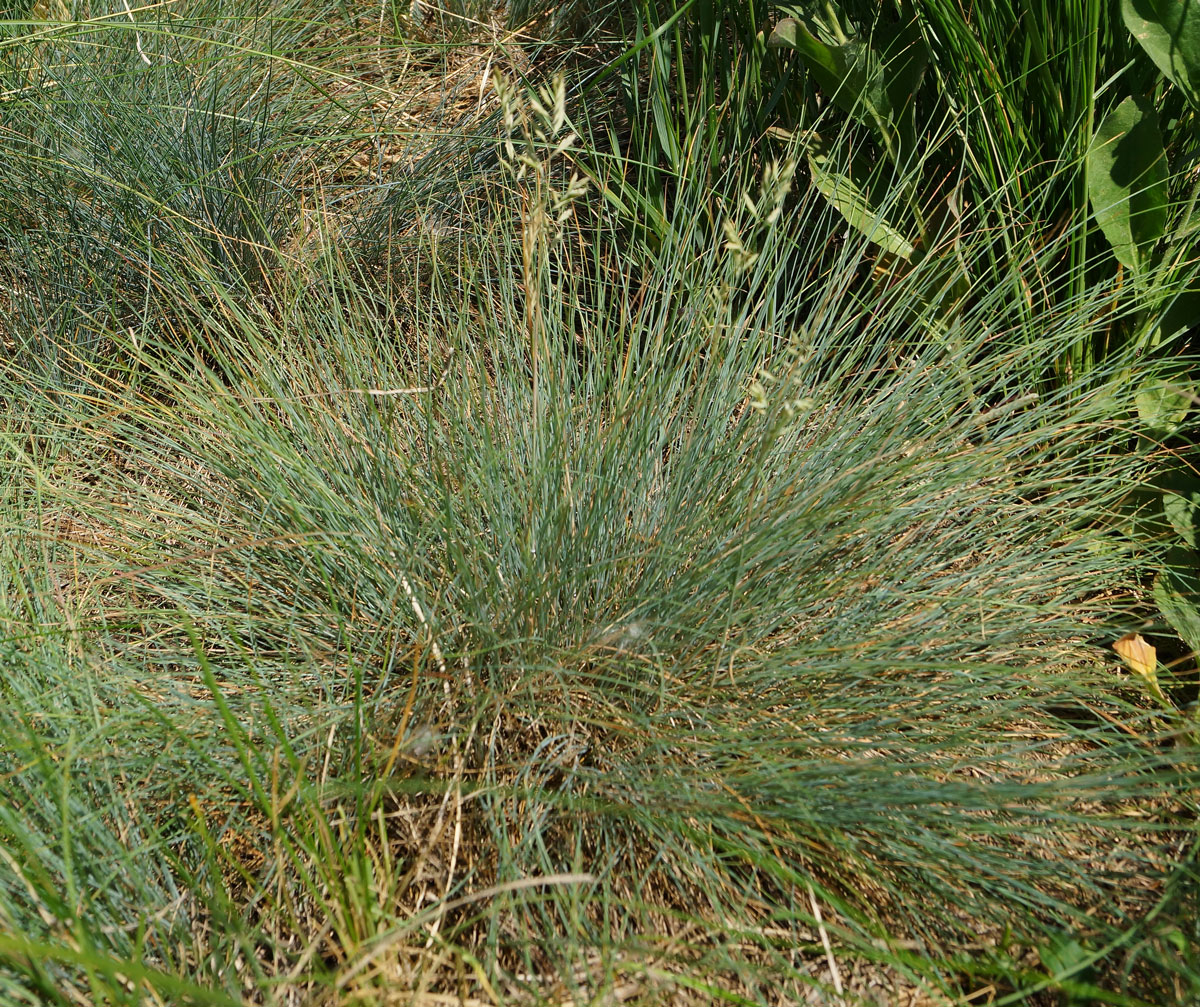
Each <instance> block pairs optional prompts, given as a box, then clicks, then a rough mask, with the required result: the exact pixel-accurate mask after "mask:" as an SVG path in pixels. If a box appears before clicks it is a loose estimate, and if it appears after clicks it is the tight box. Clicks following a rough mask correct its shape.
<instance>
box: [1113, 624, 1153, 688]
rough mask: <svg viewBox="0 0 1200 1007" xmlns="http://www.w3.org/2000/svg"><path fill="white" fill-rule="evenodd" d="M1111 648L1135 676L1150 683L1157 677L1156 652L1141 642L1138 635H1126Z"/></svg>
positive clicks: (1143, 641) (1144, 642)
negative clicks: (1139, 676)
mask: <svg viewBox="0 0 1200 1007" xmlns="http://www.w3.org/2000/svg"><path fill="white" fill-rule="evenodd" d="M1112 648H1113V650H1115V651H1116V652H1117V656H1118V657H1119V658H1120V659H1121V660H1122V661H1124V662H1125V664H1126V665H1128V666H1129V670H1130V671H1132V672H1133V673H1134V674H1135V675H1141V676H1142V678H1145V679H1149V680H1150V681H1151V682H1153V681H1154V680H1155V679H1156V678H1157V677H1158V674H1157V672H1158V651H1156V650H1155V649H1154V648H1153V647H1152V646H1150V644H1148V643H1147V642H1146V641H1145V640H1143V639H1142V637H1141V634H1140V633H1126V634H1125V635H1124V636H1123V637H1121V639H1119V640H1118V641H1117V642H1116V643H1114V644H1113V645H1112Z"/></svg>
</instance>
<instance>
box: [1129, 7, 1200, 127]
mask: <svg viewBox="0 0 1200 1007" xmlns="http://www.w3.org/2000/svg"><path fill="white" fill-rule="evenodd" d="M1121 16H1122V17H1123V18H1124V19H1125V27H1126V28H1128V29H1129V32H1130V34H1131V35H1133V37H1134V38H1135V39H1137V41H1138V44H1139V45H1140V46H1141V47H1142V48H1143V49H1145V50H1146V53H1147V55H1148V56H1149V57H1150V58H1151V59H1152V60H1154V65H1155V66H1157V67H1158V68H1159V69H1160V70H1161V71H1162V72H1163V73H1164V74H1165V75H1166V76H1167V77H1169V78H1170V79H1171V81H1172V82H1173V83H1174V84H1175V86H1176V87H1178V88H1179V89H1180V90H1181V91H1182V92H1183V93H1184V94H1185V95H1187V97H1188V100H1189V101H1191V103H1192V104H1193V105H1195V106H1197V107H1200V0H1121Z"/></svg>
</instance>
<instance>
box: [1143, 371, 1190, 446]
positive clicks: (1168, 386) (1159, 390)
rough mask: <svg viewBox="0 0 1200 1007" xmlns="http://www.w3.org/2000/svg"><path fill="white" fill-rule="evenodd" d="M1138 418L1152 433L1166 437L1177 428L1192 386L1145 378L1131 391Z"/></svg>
mask: <svg viewBox="0 0 1200 1007" xmlns="http://www.w3.org/2000/svg"><path fill="white" fill-rule="evenodd" d="M1133 401H1134V404H1135V405H1136V406H1137V411H1138V419H1140V420H1141V421H1142V422H1143V423H1144V424H1146V426H1147V427H1149V428H1150V431H1151V432H1152V433H1155V434H1158V435H1159V436H1162V437H1169V436H1171V434H1174V433H1176V432H1177V431H1178V430H1179V427H1180V425H1181V424H1182V423H1183V421H1184V419H1185V418H1186V416H1187V414H1188V409H1189V408H1190V407H1191V404H1192V394H1191V389H1190V388H1186V387H1184V386H1183V385H1182V384H1180V383H1179V382H1174V381H1166V380H1164V379H1163V378H1151V379H1149V380H1148V381H1144V382H1143V383H1142V386H1141V387H1140V388H1139V389H1138V390H1137V391H1136V392H1135V393H1134V397H1133Z"/></svg>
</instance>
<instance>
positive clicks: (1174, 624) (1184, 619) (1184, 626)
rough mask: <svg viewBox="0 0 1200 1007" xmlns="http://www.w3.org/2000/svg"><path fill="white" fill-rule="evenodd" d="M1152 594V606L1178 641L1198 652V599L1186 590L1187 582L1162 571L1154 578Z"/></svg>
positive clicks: (1199, 623)
mask: <svg viewBox="0 0 1200 1007" xmlns="http://www.w3.org/2000/svg"><path fill="white" fill-rule="evenodd" d="M1189 552H1190V550H1189ZM1191 558H1192V559H1193V560H1195V559H1196V555H1195V553H1191ZM1153 593H1154V604H1155V605H1157V606H1158V610H1159V612H1161V613H1162V616H1163V618H1164V619H1166V620H1167V622H1168V623H1169V624H1170V626H1171V628H1172V629H1173V630H1175V632H1176V633H1177V634H1178V636H1179V639H1181V640H1182V641H1183V642H1184V643H1186V644H1187V645H1188V646H1189V647H1190V648H1191V649H1192V650H1194V651H1200V611H1197V608H1196V604H1197V601H1198V600H1200V599H1198V598H1197V596H1196V593H1195V592H1194V591H1190V590H1188V589H1187V581H1186V580H1185V579H1184V578H1182V577H1180V576H1178V575H1177V574H1175V573H1173V572H1172V571H1169V570H1164V571H1163V572H1161V573H1159V574H1158V575H1157V576H1156V577H1155V578H1154V588H1153Z"/></svg>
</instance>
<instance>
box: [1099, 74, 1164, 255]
mask: <svg viewBox="0 0 1200 1007" xmlns="http://www.w3.org/2000/svg"><path fill="white" fill-rule="evenodd" d="M1087 185H1088V196H1089V197H1090V198H1091V201H1092V209H1093V211H1094V212H1095V214H1096V223H1097V224H1098V225H1099V227H1100V230H1101V231H1103V232H1104V236H1105V237H1106V238H1107V239H1108V243H1109V244H1110V245H1112V250H1113V254H1114V255H1115V256H1116V257H1117V261H1118V262H1120V263H1122V264H1123V265H1125V266H1127V267H1128V268H1129V269H1134V270H1140V269H1141V268H1142V266H1143V265H1144V264H1145V263H1146V260H1147V259H1148V258H1149V255H1150V252H1151V251H1152V250H1153V247H1154V243H1155V242H1156V241H1157V240H1158V239H1159V238H1161V237H1162V235H1163V232H1164V230H1165V229H1166V225H1167V160H1166V154H1165V153H1164V151H1163V141H1162V133H1161V132H1159V128H1158V115H1157V114H1156V113H1155V111H1154V106H1153V105H1152V104H1151V103H1150V101H1149V99H1147V98H1143V97H1131V98H1126V99H1125V100H1124V101H1123V102H1121V104H1120V105H1118V106H1117V107H1116V108H1115V109H1113V111H1112V112H1111V113H1109V115H1108V117H1107V118H1106V119H1105V120H1104V122H1102V123H1101V124H1100V128H1099V129H1097V130H1096V135H1095V136H1094V137H1093V138H1092V145H1091V149H1090V150H1089V151H1088V158H1087Z"/></svg>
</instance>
